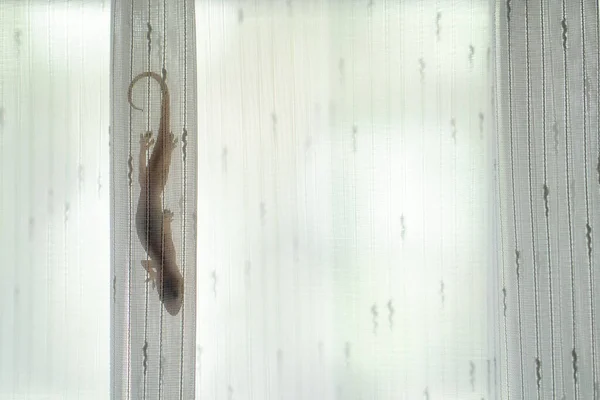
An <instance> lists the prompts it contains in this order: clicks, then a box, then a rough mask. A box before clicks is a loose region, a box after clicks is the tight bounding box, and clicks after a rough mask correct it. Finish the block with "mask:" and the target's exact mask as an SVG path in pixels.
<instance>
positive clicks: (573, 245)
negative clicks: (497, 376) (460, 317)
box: [495, 0, 600, 399]
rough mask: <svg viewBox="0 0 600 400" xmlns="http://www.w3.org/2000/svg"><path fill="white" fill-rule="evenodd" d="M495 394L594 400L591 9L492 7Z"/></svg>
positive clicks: (595, 130)
mask: <svg viewBox="0 0 600 400" xmlns="http://www.w3.org/2000/svg"><path fill="white" fill-rule="evenodd" d="M495 22H496V33H497V36H496V72H497V81H496V91H497V95H496V99H497V104H496V110H497V113H496V116H497V119H496V123H497V133H496V135H497V141H498V147H497V149H498V160H497V166H498V177H499V179H498V183H499V184H498V189H499V203H500V204H499V223H500V228H501V229H500V231H501V236H500V237H501V241H500V242H499V245H501V247H500V249H501V251H500V254H501V260H502V261H501V268H500V269H499V271H498V277H499V280H498V287H497V289H496V290H495V292H496V293H498V294H499V302H500V305H501V307H500V309H499V310H498V312H499V321H500V322H501V329H500V340H501V348H502V356H501V357H500V359H501V365H502V370H501V375H502V383H503V385H502V387H503V395H504V396H506V397H507V398H508V397H510V398H519V399H520V398H523V399H533V398H537V399H550V398H552V399H563V398H564V399H598V398H600V386H599V385H600V360H599V354H598V351H599V346H600V337H599V336H598V333H599V331H598V318H599V317H600V309H599V304H600V303H599V301H600V299H599V297H598V295H599V293H598V290H600V270H599V269H598V266H599V265H600V258H599V256H600V242H599V241H598V237H599V231H600V217H599V215H598V211H599V210H600V209H599V208H598V204H599V201H600V192H599V190H598V189H599V184H600V175H599V174H600V147H599V145H600V140H599V133H600V124H599V118H600V114H599V111H598V110H599V107H600V104H599V91H598V84H599V82H600V81H599V78H598V68H599V62H598V61H599V54H600V53H599V42H598V41H599V21H598V2H597V1H594V0H590V1H573V2H571V1H562V2H555V1H538V2H529V1H527V2H515V1H508V2H499V3H498V4H497V6H496V18H495Z"/></svg>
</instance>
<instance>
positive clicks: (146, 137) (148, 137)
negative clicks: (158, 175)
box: [140, 131, 154, 150]
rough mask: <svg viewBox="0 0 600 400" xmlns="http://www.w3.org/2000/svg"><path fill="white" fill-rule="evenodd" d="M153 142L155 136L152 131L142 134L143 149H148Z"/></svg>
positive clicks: (141, 143) (141, 144)
mask: <svg viewBox="0 0 600 400" xmlns="http://www.w3.org/2000/svg"><path fill="white" fill-rule="evenodd" d="M153 144H154V138H153V137H152V131H148V132H146V133H144V134H141V135H140V146H142V149H144V150H148V149H149V148H150V146H152V145H153Z"/></svg>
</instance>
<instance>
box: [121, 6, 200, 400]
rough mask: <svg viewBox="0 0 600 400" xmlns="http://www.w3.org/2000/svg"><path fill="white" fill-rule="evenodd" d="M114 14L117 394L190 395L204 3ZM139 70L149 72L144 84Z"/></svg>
mask: <svg viewBox="0 0 600 400" xmlns="http://www.w3.org/2000/svg"><path fill="white" fill-rule="evenodd" d="M111 12H112V35H111V36H112V47H111V132H110V138H111V142H110V149H111V152H110V157H111V266H112V268H111V275H112V277H111V284H112V287H111V366H112V368H111V395H112V397H113V398H114V399H124V398H144V399H150V398H152V399H154V398H156V399H190V398H193V396H194V371H195V342H196V328H195V327H196V219H197V213H196V209H197V190H196V188H197V150H196V149H197V148H198V140H197V108H196V58H195V55H196V52H195V28H194V2H193V1H183V2H168V1H158V0H157V1H152V0H151V1H113V3H112V9H111ZM140 73H151V74H149V75H148V74H147V76H142V78H141V79H140V80H136V78H137V77H138V76H139V74H140ZM128 96H129V97H128Z"/></svg>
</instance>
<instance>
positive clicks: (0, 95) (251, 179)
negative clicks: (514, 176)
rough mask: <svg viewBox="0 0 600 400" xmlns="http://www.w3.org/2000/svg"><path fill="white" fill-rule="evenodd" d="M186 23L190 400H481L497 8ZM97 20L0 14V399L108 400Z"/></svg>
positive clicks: (53, 6)
mask: <svg viewBox="0 0 600 400" xmlns="http://www.w3.org/2000/svg"><path fill="white" fill-rule="evenodd" d="M196 10H197V16H196V21H197V26H196V34H197V43H198V44H197V57H198V61H197V65H198V81H199V87H198V104H199V138H198V140H199V149H198V151H199V157H198V159H199V182H198V189H199V198H200V200H199V205H198V207H199V209H198V315H197V327H198V328H197V329H198V331H197V338H198V339H197V342H198V350H197V354H196V356H197V371H196V374H197V382H196V391H197V393H198V396H197V397H198V398H214V399H229V398H237V399H241V398H255V399H262V398H270V397H275V396H277V397H280V398H297V399H314V398H322V399H328V398H336V396H338V397H340V398H349V397H353V398H398V397H400V398H420V397H422V396H425V397H426V398H440V397H443V398H445V399H452V398H461V399H462V398H471V397H472V398H481V397H485V398H489V397H490V396H493V395H494V394H495V393H496V381H497V379H496V360H495V358H494V346H495V341H496V331H497V330H496V329H495V326H494V314H493V312H492V310H494V309H495V308H494V307H495V306H496V305H495V304H493V301H494V297H492V296H489V295H488V289H489V286H490V282H491V280H493V279H494V276H493V271H494V268H493V260H494V258H493V250H492V248H491V247H490V244H491V239H492V237H491V236H492V232H493V230H492V227H491V224H490V220H489V218H488V217H487V216H488V215H490V213H491V210H492V209H491V207H493V203H492V202H491V201H490V200H491V195H490V193H493V190H492V186H491V185H492V177H491V175H490V173H489V165H490V164H491V158H492V156H491V148H490V143H491V142H492V137H491V135H492V131H491V129H490V128H489V126H490V125H489V123H490V122H491V120H492V118H491V115H490V110H489V107H488V103H489V101H488V99H489V98H490V93H489V90H488V88H489V87H490V86H491V76H490V74H489V68H490V64H489V61H490V28H491V27H490V18H489V16H490V13H489V9H488V4H487V2H484V1H471V2H456V1H445V0H444V1H442V0H439V1H437V2H433V1H432V2H429V1H415V2H406V1H403V2H399V1H398V2H397V1H391V0H390V1H373V2H368V1H364V2H327V1H308V2H300V1H288V2H277V3H275V2H269V1H262V0H261V1H255V2H247V1H239V2H238V1H211V2H198V4H197V6H196ZM109 15H110V14H109V10H108V5H107V4H103V3H102V2H100V1H98V2H95V1H87V0H84V1H72V2H64V1H62V0H61V1H56V2H50V3H45V2H35V1H32V2H30V3H25V2H10V3H3V4H2V5H1V6H0V40H1V41H2V42H1V46H0V48H1V50H0V54H1V59H0V64H1V66H2V68H1V70H2V74H1V77H2V79H1V81H0V107H2V108H0V110H1V112H0V177H1V178H0V190H1V193H0V199H2V201H1V203H0V221H1V230H0V234H1V235H2V237H1V240H0V243H2V251H3V252H4V256H5V258H4V261H3V263H2V266H0V268H2V271H8V272H6V275H5V277H8V279H6V278H5V279H3V280H2V281H1V283H0V285H1V286H0V290H1V291H2V293H3V295H2V301H1V304H0V397H3V396H8V397H9V398H10V396H11V395H13V396H14V397H16V398H20V397H19V396H21V397H24V398H28V397H27V396H29V398H36V396H46V397H43V398H48V397H47V396H49V395H53V396H55V398H98V399H104V398H107V396H108V369H109V365H108V360H109V358H108V356H107V355H108V351H109V348H108V345H109V338H108V332H109V329H108V323H109V317H108V313H109V308H108V307H109V302H108V297H109V293H110V282H109V279H108V277H109V274H108V270H109V257H108V255H109V247H108V246H109V240H108V236H109V224H108V222H109V219H108V210H109V207H108V201H109V198H108V185H109V177H108V176H107V175H108V91H107V89H108V71H109V23H110V19H109ZM3 273H4V272H3ZM94 396H95V397H94Z"/></svg>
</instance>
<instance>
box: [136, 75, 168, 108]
mask: <svg viewBox="0 0 600 400" xmlns="http://www.w3.org/2000/svg"><path fill="white" fill-rule="evenodd" d="M142 78H152V79H154V80H155V81H156V82H158V83H159V84H160V90H161V92H162V95H163V97H162V101H161V108H162V109H163V110H162V111H163V112H164V111H165V107H168V104H169V88H168V87H167V84H166V83H165V81H164V80H163V78H162V77H161V76H160V75H159V74H157V73H156V72H151V71H148V72H142V73H140V74H138V75H137V76H136V77H135V78H133V80H132V81H131V83H130V84H129V88H128V89H127V101H129V104H131V107H133V108H135V109H136V110H140V111H144V109H143V108H141V107H138V106H136V105H135V104H133V101H132V100H131V91H132V90H133V86H134V85H135V84H136V83H137V81H139V80H140V79H142Z"/></svg>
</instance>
